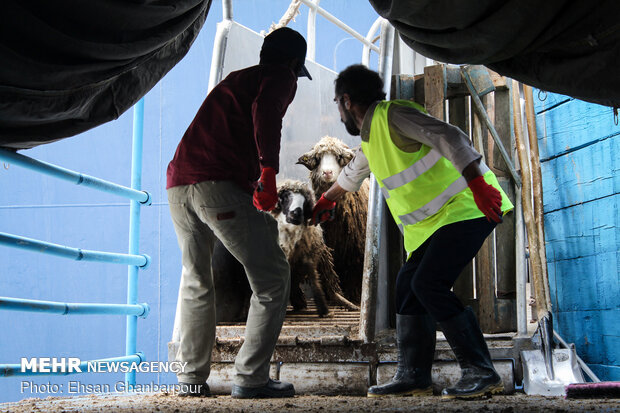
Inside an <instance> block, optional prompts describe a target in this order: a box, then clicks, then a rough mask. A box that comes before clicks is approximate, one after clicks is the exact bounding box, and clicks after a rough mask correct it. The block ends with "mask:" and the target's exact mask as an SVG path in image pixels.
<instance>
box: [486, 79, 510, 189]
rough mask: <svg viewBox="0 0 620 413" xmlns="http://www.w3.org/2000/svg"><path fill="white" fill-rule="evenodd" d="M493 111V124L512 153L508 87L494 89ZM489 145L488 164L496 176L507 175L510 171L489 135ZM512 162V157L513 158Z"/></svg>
mask: <svg viewBox="0 0 620 413" xmlns="http://www.w3.org/2000/svg"><path fill="white" fill-rule="evenodd" d="M493 97H494V99H493V100H494V111H495V116H494V117H492V118H491V119H493V126H495V130H496V131H497V134H498V135H499V137H500V140H501V141H502V144H504V147H505V148H506V151H508V153H510V154H512V152H513V148H514V139H513V133H514V132H513V120H512V99H511V97H510V89H508V88H503V89H499V90H496V91H495V93H494V96H493ZM489 139H490V140H489V147H490V148H492V151H489V156H488V165H489V167H490V168H491V169H492V170H493V172H495V174H496V175H497V176H498V177H508V176H510V172H509V169H508V166H507V165H506V162H504V160H503V158H502V156H501V154H500V151H499V149H498V147H497V146H496V145H495V143H494V142H492V139H493V138H492V137H491V136H489ZM513 163H514V158H513Z"/></svg>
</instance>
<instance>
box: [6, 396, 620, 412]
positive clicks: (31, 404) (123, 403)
mask: <svg viewBox="0 0 620 413" xmlns="http://www.w3.org/2000/svg"><path fill="white" fill-rule="evenodd" d="M183 411H193V412H210V413H211V412H213V413H223V412H231V413H242V412H243V413H249V412H269V413H275V412H291V413H292V412H294V413H300V412H321V413H349V412H351V413H353V412H356V413H357V412H460V413H466V412H471V413H474V412H476V413H479V412H502V413H508V412H534V413H536V412H540V413H542V412H544V413H554V412H608V413H612V412H620V399H584V400H565V399H564V398H562V397H542V396H527V395H524V394H515V395H511V396H493V397H492V398H490V399H483V400H471V401H461V400H443V399H441V397H439V396H429V397H415V398H413V397H399V398H389V399H369V398H366V397H353V396H346V397H331V396H296V397H292V398H286V399H269V400H267V399H263V400H237V399H231V398H230V396H218V397H215V398H180V397H177V396H176V395H173V394H167V393H155V394H139V395H135V394H134V395H113V394H112V395H103V396H96V395H89V396H81V397H72V398H47V399H26V400H22V401H20V402H18V403H7V404H0V412H15V413H17V412H19V413H21V412H53V413H60V412H65V413H69V412H133V413H141V412H183Z"/></svg>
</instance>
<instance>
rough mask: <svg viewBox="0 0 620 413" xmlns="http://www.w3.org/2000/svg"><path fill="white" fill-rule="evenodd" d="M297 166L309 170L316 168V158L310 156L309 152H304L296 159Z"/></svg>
mask: <svg viewBox="0 0 620 413" xmlns="http://www.w3.org/2000/svg"><path fill="white" fill-rule="evenodd" d="M297 164H298V165H303V166H305V167H306V168H308V169H309V170H313V169H314V168H316V158H315V157H314V156H312V153H311V152H306V153H304V154H303V155H301V156H300V157H299V159H297Z"/></svg>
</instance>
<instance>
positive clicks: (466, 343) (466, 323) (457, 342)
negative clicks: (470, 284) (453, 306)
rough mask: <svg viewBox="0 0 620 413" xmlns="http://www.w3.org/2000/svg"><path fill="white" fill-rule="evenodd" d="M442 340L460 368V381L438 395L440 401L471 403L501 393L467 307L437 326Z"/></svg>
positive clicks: (477, 327) (483, 344) (487, 350)
mask: <svg viewBox="0 0 620 413" xmlns="http://www.w3.org/2000/svg"><path fill="white" fill-rule="evenodd" d="M439 325H440V326H441V329H442V330H443V333H444V335H445V336H446V340H448V343H449V344H450V347H452V351H453V352H454V355H455V356H456V360H457V361H458V362H459V365H460V366H461V379H460V380H459V381H458V383H456V385H455V386H454V387H447V388H445V389H443V391H442V392H441V396H442V397H443V398H444V399H454V398H458V399H473V398H479V397H483V396H490V395H492V394H496V393H501V392H503V391H504V384H503V383H502V379H501V377H500V376H499V374H497V372H496V371H495V368H494V367H493V362H492V361H491V355H490V354H489V348H488V347H487V343H486V342H485V341H484V336H483V335H482V331H481V330H480V326H479V325H478V321H477V320H476V316H475V315H474V312H473V311H472V309H471V308H470V307H467V308H466V309H465V310H464V311H463V312H462V313H460V314H459V315H457V316H455V317H452V318H450V319H448V320H445V321H441V322H439Z"/></svg>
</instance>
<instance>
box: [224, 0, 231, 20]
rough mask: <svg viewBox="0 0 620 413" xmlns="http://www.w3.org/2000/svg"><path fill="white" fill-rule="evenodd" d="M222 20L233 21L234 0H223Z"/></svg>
mask: <svg viewBox="0 0 620 413" xmlns="http://www.w3.org/2000/svg"><path fill="white" fill-rule="evenodd" d="M222 18H223V19H224V20H232V19H233V7H232V0H222Z"/></svg>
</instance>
